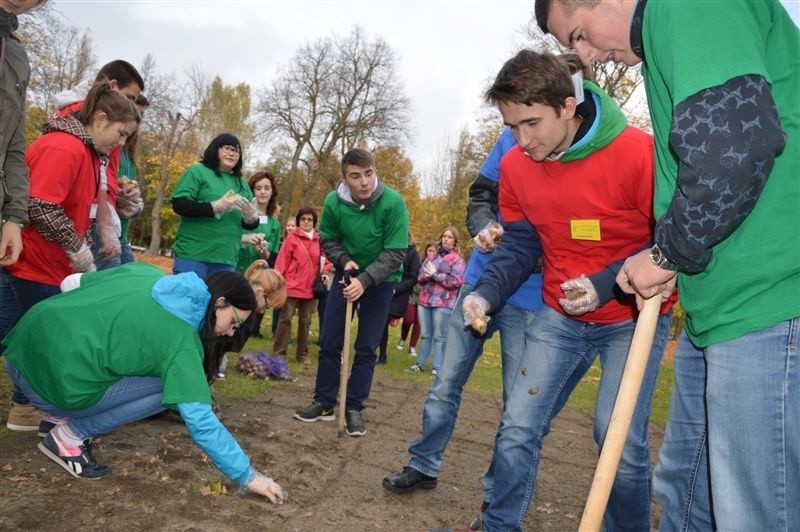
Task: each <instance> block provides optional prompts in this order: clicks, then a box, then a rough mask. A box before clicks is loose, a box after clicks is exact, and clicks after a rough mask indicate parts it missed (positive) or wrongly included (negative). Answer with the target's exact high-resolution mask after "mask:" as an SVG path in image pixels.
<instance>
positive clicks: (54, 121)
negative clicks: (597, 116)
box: [42, 116, 108, 164]
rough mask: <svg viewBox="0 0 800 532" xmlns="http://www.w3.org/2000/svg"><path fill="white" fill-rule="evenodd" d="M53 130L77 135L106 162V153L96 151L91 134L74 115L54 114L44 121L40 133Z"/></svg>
mask: <svg viewBox="0 0 800 532" xmlns="http://www.w3.org/2000/svg"><path fill="white" fill-rule="evenodd" d="M54 131H60V132H62V133H69V134H70V135H73V136H75V137H78V138H79V139H80V140H81V142H83V143H84V144H86V145H87V146H88V147H89V148H90V149H91V150H92V151H93V152H94V153H95V155H97V156H98V157H99V158H100V160H101V161H102V162H104V163H106V164H108V155H107V154H105V153H100V151H98V149H97V147H96V146H95V145H94V141H92V136H91V135H89V133H88V132H87V131H86V128H85V127H84V125H83V124H82V123H81V121H80V120H78V119H77V118H75V117H74V116H55V117H53V118H51V119H50V120H48V121H47V122H45V124H44V127H43V128H42V133H43V134H45V133H52V132H54Z"/></svg>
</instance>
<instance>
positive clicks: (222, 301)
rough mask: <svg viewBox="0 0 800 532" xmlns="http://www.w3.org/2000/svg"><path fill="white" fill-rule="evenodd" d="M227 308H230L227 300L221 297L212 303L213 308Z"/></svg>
mask: <svg viewBox="0 0 800 532" xmlns="http://www.w3.org/2000/svg"><path fill="white" fill-rule="evenodd" d="M228 306H230V303H228V300H227V299H225V298H224V297H222V296H220V297H218V298H217V300H216V301H214V308H222V307H228Z"/></svg>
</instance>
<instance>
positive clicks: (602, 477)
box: [578, 294, 661, 532]
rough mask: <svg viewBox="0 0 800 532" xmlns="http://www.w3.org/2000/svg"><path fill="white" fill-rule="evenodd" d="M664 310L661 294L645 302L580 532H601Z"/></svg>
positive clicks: (637, 323)
mask: <svg viewBox="0 0 800 532" xmlns="http://www.w3.org/2000/svg"><path fill="white" fill-rule="evenodd" d="M660 309H661V294H658V295H656V296H654V297H651V298H650V299H647V300H645V302H644V307H643V308H642V312H641V313H640V314H639V319H638V320H637V322H636V328H635V329H634V331H633V340H632V341H631V348H630V349H629V350H628V360H627V361H626V362H625V371H624V372H623V373H622V381H621V382H620V385H619V391H618V392H617V400H616V402H615V403H614V410H613V411H612V412H611V421H610V422H609V424H608V431H607V432H606V438H605V441H604V443H603V450H602V451H601V452H600V458H599V460H598V461H597V469H596V470H595V473H594V480H593V481H592V488H591V489H590V490H589V497H588V498H587V500H586V507H585V508H584V509H583V517H581V524H580V526H579V527H578V530H579V532H593V531H599V530H600V527H601V525H602V523H603V514H604V513H605V510H606V505H607V504H608V497H609V495H610V494H611V486H612V484H613V483H614V476H615V475H616V474H617V467H619V461H620V459H621V458H622V449H623V447H624V446H625V439H626V438H627V436H628V429H629V428H630V425H631V419H632V418H633V411H634V409H635V408H636V400H637V398H638V397H639V390H640V389H641V387H642V379H643V377H644V372H645V369H646V368H647V361H648V359H649V358H650V348H651V347H652V346H653V337H654V336H655V333H656V322H657V321H658V314H659V311H660Z"/></svg>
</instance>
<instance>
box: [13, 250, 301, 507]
mask: <svg viewBox="0 0 800 532" xmlns="http://www.w3.org/2000/svg"><path fill="white" fill-rule="evenodd" d="M74 277H75V276H70V277H68V278H67V279H68V280H69V283H71V284H72V286H75V285H76V284H78V285H80V286H79V287H78V288H75V289H73V290H69V291H67V292H65V293H64V294H62V295H61V296H59V297H54V298H50V299H47V300H45V301H43V302H41V303H40V304H38V305H35V306H34V307H33V308H31V310H30V311H28V313H27V314H26V315H25V316H24V317H23V318H22V320H20V322H19V324H18V325H17V326H16V327H15V328H14V329H13V330H12V331H11V333H10V334H9V335H8V336H7V337H6V339H5V344H6V346H7V349H6V352H5V356H6V367H7V370H8V375H9V376H10V377H11V379H12V380H13V381H14V383H15V384H16V385H18V386H19V387H20V388H21V389H22V390H23V391H24V393H25V395H26V396H27V397H28V398H29V399H30V401H31V403H32V404H34V405H35V406H36V407H37V408H39V409H41V410H42V411H43V412H45V413H46V414H47V415H48V418H47V420H48V421H49V422H50V423H51V426H50V427H49V430H48V431H47V433H46V434H45V436H44V439H43V440H42V442H41V443H40V444H39V446H38V447H39V450H40V451H41V452H42V453H44V454H45V456H47V457H48V458H50V459H51V460H52V461H53V462H55V463H56V464H58V465H59V466H61V467H62V468H64V470H66V471H67V472H68V473H69V474H70V475H72V476H74V477H76V478H85V479H99V478H102V477H105V476H108V475H110V474H111V468H109V467H108V466H105V465H102V464H100V463H98V462H97V460H96V459H95V457H94V455H93V454H92V446H91V442H92V439H93V438H95V437H96V436H99V435H101V434H106V433H109V432H112V431H114V430H116V429H118V428H120V427H122V426H124V425H127V424H128V423H133V422H135V421H138V420H141V419H144V418H147V417H149V416H152V415H154V414H157V413H158V412H161V411H162V410H164V409H165V408H167V407H169V408H172V409H175V410H177V411H178V412H179V413H180V415H181V417H182V418H183V420H184V422H185V423H186V426H187V428H188V431H189V435H190V436H191V438H192V439H193V440H194V441H195V443H197V444H198V445H199V446H200V448H201V449H202V450H203V452H205V453H206V455H208V457H209V458H210V459H211V461H212V462H213V463H214V465H215V466H217V467H218V468H219V469H220V470H221V471H222V473H224V474H225V475H226V476H227V477H228V478H230V479H232V480H235V481H237V482H238V483H239V484H240V485H241V486H243V487H244V488H245V489H246V490H249V491H252V492H254V493H258V494H260V495H263V496H264V497H266V498H268V499H269V500H270V501H271V502H273V503H275V502H278V503H279V502H281V501H282V500H283V499H284V498H285V497H286V495H285V493H284V492H283V490H282V489H281V488H280V486H278V485H277V484H276V483H275V482H274V481H272V479H270V478H268V477H266V476H265V475H263V474H261V473H259V472H258V471H256V470H255V469H254V468H253V467H252V465H251V463H250V459H249V458H248V457H247V455H246V454H245V453H244V451H242V449H241V447H239V444H238V443H237V442H236V440H235V439H234V438H233V436H231V434H230V433H229V432H228V430H227V429H226V428H225V426H224V425H222V423H220V421H219V419H218V418H217V417H216V416H215V415H214V413H213V411H212V409H211V394H210V391H209V386H208V383H209V381H210V380H211V379H212V377H213V374H214V372H216V370H217V368H218V366H219V361H220V358H221V357H222V354H223V353H224V352H225V351H226V350H227V349H228V348H229V347H230V345H229V344H230V340H232V339H234V337H235V335H236V331H237V330H238V329H239V328H240V327H241V326H242V325H243V323H244V322H245V321H246V320H247V318H248V317H249V316H250V313H251V312H252V311H253V310H254V309H255V308H257V307H256V305H257V303H256V298H255V295H254V292H253V289H252V288H251V286H250V283H248V281H247V280H246V279H245V278H244V277H242V276H241V275H239V274H237V273H234V272H216V273H213V274H211V275H209V276H208V278H206V279H205V280H202V279H200V278H199V277H198V276H197V275H196V274H195V273H193V272H189V273H184V274H180V275H165V274H164V273H163V272H162V271H161V270H159V269H158V268H156V267H154V266H151V265H148V264H142V263H131V264H126V265H125V266H121V267H119V268H113V269H110V270H104V271H102V272H96V273H90V274H84V275H82V276H81V277H80V278H79V279H77V282H76V280H75V279H74ZM65 288H66V287H65ZM119 323H125V324H128V326H126V327H118V326H117V325H118V324H119ZM45 329H46V330H48V331H51V332H53V334H47V335H42V331H43V330H45ZM131 338H136V341H135V342H132V341H130V339H131ZM65 361H68V363H65ZM141 430H146V428H142V429H141Z"/></svg>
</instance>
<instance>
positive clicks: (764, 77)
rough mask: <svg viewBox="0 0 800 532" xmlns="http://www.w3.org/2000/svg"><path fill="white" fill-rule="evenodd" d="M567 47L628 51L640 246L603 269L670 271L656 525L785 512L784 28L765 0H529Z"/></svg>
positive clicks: (790, 421)
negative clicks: (637, 78)
mask: <svg viewBox="0 0 800 532" xmlns="http://www.w3.org/2000/svg"><path fill="white" fill-rule="evenodd" d="M536 18H537V22H538V24H539V26H540V27H541V28H542V29H543V30H544V31H545V32H551V33H552V34H553V35H554V36H555V37H556V38H557V39H558V40H559V41H560V42H561V43H562V44H563V45H566V46H570V47H573V48H574V49H575V50H576V51H577V52H578V54H579V55H580V56H581V58H582V60H583V61H584V62H585V63H587V64H589V63H591V62H593V61H595V62H596V61H615V62H623V63H625V64H626V65H629V66H633V65H636V64H638V63H640V62H641V63H642V75H643V77H644V83H645V88H646V90H647V97H648V103H649V106H650V115H651V118H652V122H653V130H654V134H655V142H656V192H655V214H656V216H657V217H658V218H659V220H658V223H657V225H656V230H655V246H653V247H652V248H651V249H649V250H646V251H644V252H642V253H639V254H637V255H634V256H633V257H631V258H629V259H628V260H627V261H626V263H625V265H624V266H623V269H622V271H621V272H620V274H619V275H618V276H617V283H618V284H619V285H620V287H621V288H622V289H623V290H625V291H626V292H629V293H634V292H635V293H637V297H639V298H641V297H650V296H653V295H657V294H659V293H661V294H662V295H667V294H669V293H671V292H672V291H673V290H674V288H675V285H676V280H677V285H678V287H679V293H680V297H681V303H682V305H683V308H684V309H685V310H686V314H687V324H686V336H685V337H684V338H682V339H681V342H680V343H679V348H678V351H677V353H676V354H675V388H674V391H673V397H672V405H671V407H670V419H669V423H668V425H667V432H666V437H665V441H664V445H663V447H662V449H661V453H660V456H659V460H660V464H659V466H658V467H657V469H656V471H655V474H654V486H655V491H656V496H657V497H658V500H659V502H660V503H661V505H662V507H663V508H664V514H663V517H662V520H661V529H662V530H673V529H681V530H686V529H691V530H695V529H703V530H706V529H719V530H734V529H736V530H800V506H798V505H797V504H796V497H797V493H798V492H800V361H798V356H800V355H798V351H799V349H798V347H799V346H798V342H799V341H800V340H798V338H799V337H800V335H798V334H797V331H798V328H800V317H799V316H800V297H799V294H800V238H798V228H800V210H798V208H797V207H798V205H800V186H798V182H797V175H798V171H800V149H798V145H797V143H798V141H799V140H800V105H798V100H797V97H798V94H800V68H799V67H800V65H799V64H798V63H800V60H799V59H798V57H799V56H798V50H800V31H798V28H797V26H796V25H795V24H794V23H793V22H792V20H791V19H790V18H789V15H788V14H787V13H786V10H785V9H784V7H783V6H781V4H780V3H779V2H778V1H777V0H762V1H759V2H753V1H751V0H728V1H726V2H718V1H713V0H694V1H692V2H676V1H674V0H638V1H635V0H537V1H536Z"/></svg>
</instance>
